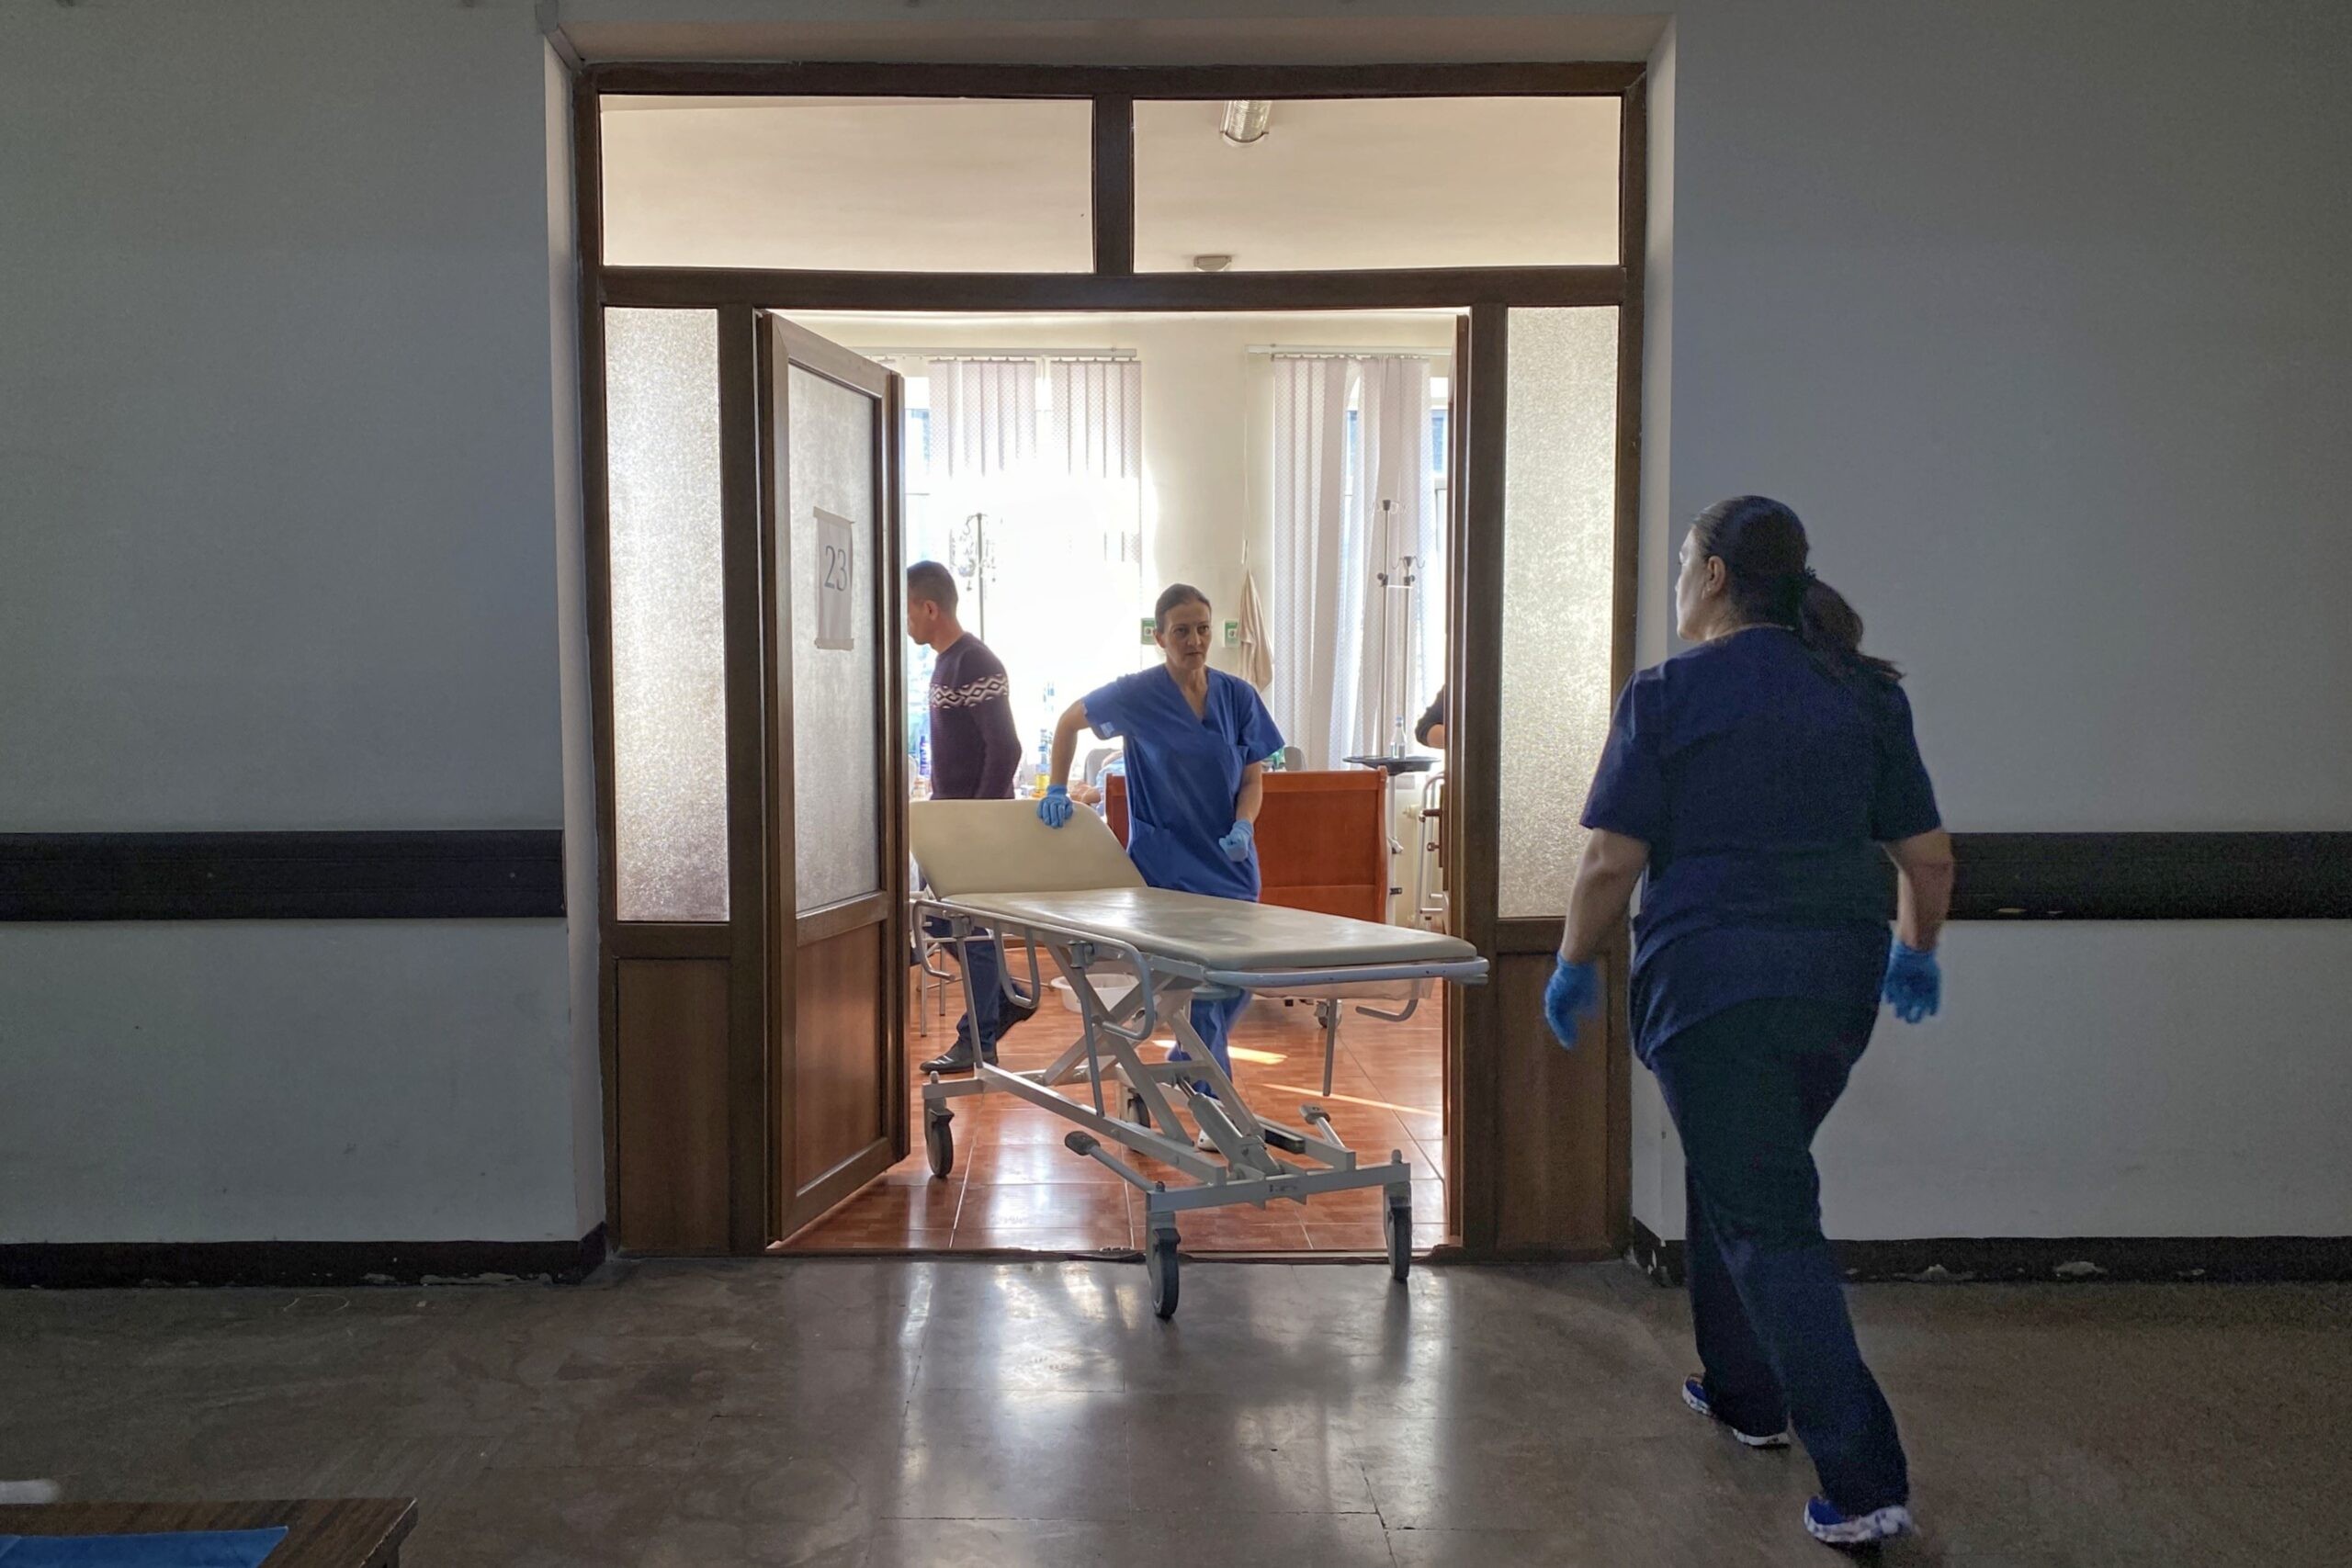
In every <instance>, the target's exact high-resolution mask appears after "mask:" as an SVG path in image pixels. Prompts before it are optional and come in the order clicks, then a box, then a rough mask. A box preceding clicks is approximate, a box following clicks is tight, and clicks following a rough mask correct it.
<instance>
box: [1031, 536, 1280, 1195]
mask: <svg viewBox="0 0 2352 1568" xmlns="http://www.w3.org/2000/svg"><path fill="white" fill-rule="evenodd" d="M1152 625H1153V631H1152V636H1153V638H1154V640H1155V641H1157V642H1158V643H1159V649H1160V652H1161V654H1162V655H1163V660H1162V662H1161V663H1160V664H1159V667H1158V668H1156V669H1151V670H1138V671H1136V672H1135V673H1134V674H1132V675H1122V676H1120V677H1119V678H1118V679H1117V680H1115V681H1113V682H1110V683H1109V684H1108V685H1105V686H1101V687H1097V688H1096V689H1095V690H1093V691H1091V692H1089V693H1087V694H1086V695H1085V696H1083V697H1081V698H1080V699H1079V700H1078V701H1077V702H1074V703H1072V704H1070V705H1069V710H1068V711H1067V712H1065V713H1064V714H1063V715H1062V716H1061V721H1060V723H1059V724H1058V725H1057V727H1056V728H1055V730H1054V751H1053V757H1052V760H1051V761H1050V762H1049V763H1048V772H1047V773H1046V780H1047V786H1048V787H1047V788H1046V797H1045V798H1044V799H1043V800H1041V801H1039V802H1038V803H1037V815H1038V816H1039V817H1042V818H1045V819H1046V822H1047V823H1048V824H1049V825H1050V826H1053V827H1056V828H1058V827H1060V826H1061V825H1062V824H1063V823H1065V822H1067V821H1069V819H1070V816H1071V813H1072V812H1073V811H1074V810H1075V807H1073V806H1072V805H1071V804H1070V798H1069V791H1068V790H1067V789H1066V788H1065V787H1064V786H1063V783H1062V781H1063V780H1064V779H1066V778H1068V777H1069V765H1070V761H1071V759H1072V758H1073V757H1075V756H1076V755H1077V752H1078V732H1079V731H1080V730H1081V729H1091V730H1093V732H1094V733H1095V734H1096V735H1099V736H1101V737H1103V738H1104V739H1110V738H1112V737H1114V736H1124V737H1125V739H1126V743H1127V755H1126V775H1127V857H1128V858H1129V859H1130V860H1132V861H1134V862H1135V863H1136V870H1137V871H1139V872H1141V873H1143V879H1144V880H1145V881H1146V882H1148V883H1149V884H1150V885H1151V886H1154V887H1167V888H1172V889H1174V890H1175V891H1177V892H1180V893H1206V894H1212V895H1214V896H1216V897H1220V898H1248V899H1251V900H1255V899H1256V898H1257V897H1258V847H1257V828H1256V824H1257V820H1258V807H1259V806H1260V804H1261V802H1262V801H1263V800H1264V798H1265V793H1266V791H1265V785H1264V784H1262V783H1261V780H1262V778H1263V777H1264V774H1265V771H1266V759H1267V758H1269V757H1271V756H1272V755H1273V754H1274V753H1275V752H1277V751H1279V750H1282V749H1283V737H1282V731H1280V730H1278V729H1276V728H1274V720H1273V716H1272V715H1271V714H1269V713H1268V712H1267V711H1266V705H1265V704H1264V703H1263V702H1261V701H1260V700H1259V696H1258V692H1257V688H1256V687H1254V686H1252V685H1250V682H1247V681H1243V680H1240V679H1238V678H1237V677H1235V676H1232V675H1228V674H1227V673H1226V672H1225V671H1222V670H1212V669H1210V668H1209V641H1210V610H1209V601H1208V595H1206V594H1205V593H1203V592H1201V591H1200V590H1199V589H1197V588H1194V587H1193V586H1192V585H1190V584H1189V583H1182V582H1179V583H1174V584H1172V585H1170V587H1169V588H1168V589H1167V591H1166V592H1162V593H1161V594H1160V596H1159V604H1158V605H1157V606H1155V608H1154V612H1153V621H1152ZM1249 1002H1250V998H1249V997H1248V996H1247V995H1246V994H1245V995H1240V996H1234V997H1227V998H1221V999H1218V1000H1214V1001H1195V1002H1193V1007H1192V1012H1191V1015H1190V1017H1191V1022H1192V1025H1193V1033H1195V1034H1198V1035H1199V1036H1200V1037H1201V1043H1203V1044H1204V1045H1206V1046H1207V1047H1208V1049H1209V1055H1212V1056H1214V1057H1216V1065H1217V1066H1219V1067H1221V1068H1223V1069H1224V1070H1225V1073H1226V1076H1227V1077H1228V1078H1230V1077H1232V1075H1233V1062H1232V1059H1231V1057H1230V1056H1229V1055H1227V1051H1226V1044H1225V1037H1226V1034H1227V1032H1228V1031H1229V1030H1230V1029H1231V1028H1232V1026H1233V1021H1234V1019H1235V1018H1236V1017H1238V1016H1239V1014H1240V1012H1241V1010H1242V1009H1243V1008H1244V1007H1247V1006H1248V1005H1249ZM1168 1059H1169V1060H1170V1061H1171V1062H1172V1061H1182V1060H1185V1059H1186V1057H1185V1052H1184V1050H1183V1047H1182V1046H1178V1047H1177V1048H1176V1049H1175V1050H1173V1051H1171V1052H1170V1053H1169V1058H1168ZM1200 1087H1201V1088H1202V1089H1203V1090H1204V1092H1207V1091H1208V1086H1207V1085H1206V1084H1205V1083H1204V1084H1203V1085H1201V1086H1200ZM1198 1141H1199V1144H1200V1146H1201V1147H1202V1148H1204V1149H1214V1148H1215V1147H1216V1145H1215V1144H1214V1143H1212V1142H1210V1140H1209V1137H1208V1134H1205V1133H1204V1134H1201V1136H1200V1139H1199V1140H1198Z"/></svg>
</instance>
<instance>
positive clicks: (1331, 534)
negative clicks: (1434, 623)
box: [1269, 357, 1348, 768]
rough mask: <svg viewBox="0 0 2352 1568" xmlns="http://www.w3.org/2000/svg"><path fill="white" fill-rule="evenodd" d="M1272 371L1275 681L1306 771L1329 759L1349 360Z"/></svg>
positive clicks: (1295, 362) (1278, 714)
mask: <svg viewBox="0 0 2352 1568" xmlns="http://www.w3.org/2000/svg"><path fill="white" fill-rule="evenodd" d="M1273 374H1274V443H1273V457H1274V480H1273V502H1274V516H1273V525H1274V563H1273V578H1272V581H1273V625H1272V627H1270V628H1269V632H1270V636H1271V638H1272V643H1273V656H1274V681H1273V690H1272V709H1273V715H1274V722H1275V723H1276V724H1277V725H1279V726H1280V727H1281V728H1282V732H1283V738H1284V739H1287V740H1288V741H1289V742H1290V743H1291V744H1292V745H1294V746H1295V747H1297V748H1298V749H1299V750H1301V751H1303V752H1304V753H1306V765H1307V766H1308V767H1310V768H1322V767H1328V766H1329V765H1330V761H1331V757H1332V752H1331V748H1330V740H1331V737H1330V726H1329V723H1328V722H1318V723H1310V722H1309V719H1310V718H1317V719H1322V718H1324V716H1328V715H1329V714H1331V713H1333V712H1334V711H1336V709H1335V705H1334V703H1333V679H1334V671H1335V666H1336V659H1335V655H1336V651H1337V649H1336V646H1335V645H1336V642H1337V638H1338V630H1337V628H1338V626H1339V624H1340V562H1341V559H1342V557H1343V553H1344V552H1343V550H1342V547H1341V534H1342V530H1343V525H1344V517H1343V510H1344V504H1345V502H1344V498H1345V491H1344V489H1343V474H1342V470H1341V465H1342V464H1343V463H1344V462H1345V461H1346V457H1347V446H1348V440H1347V421H1348V362H1347V361H1346V360H1344V359H1299V358H1287V357H1277V358H1276V359H1275V360H1274V363H1273Z"/></svg>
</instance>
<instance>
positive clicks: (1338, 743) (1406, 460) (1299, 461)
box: [1272, 355, 1444, 768]
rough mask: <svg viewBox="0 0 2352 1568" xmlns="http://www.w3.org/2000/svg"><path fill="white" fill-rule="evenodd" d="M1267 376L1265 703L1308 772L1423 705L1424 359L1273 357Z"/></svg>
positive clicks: (1436, 610)
mask: <svg viewBox="0 0 2352 1568" xmlns="http://www.w3.org/2000/svg"><path fill="white" fill-rule="evenodd" d="M1273 374H1274V441H1273V465H1274V475H1273V491H1272V493H1273V513H1274V515H1273V529H1274V572H1273V589H1272V598H1273V605H1272V610H1273V619H1274V626H1273V627H1272V639H1273V647H1274V681H1273V692H1272V697H1273V703H1272V705H1273V710H1274V716H1275V719H1276V721H1277V722H1278V723H1280V724H1281V725H1282V726H1283V734H1284V735H1286V736H1287V737H1289V738H1290V739H1291V741H1292V743H1293V744H1294V745H1296V746H1298V747H1300V748H1301V749H1302V750H1305V751H1306V765H1307V766H1309V767H1312V768H1329V767H1335V766H1337V765H1339V763H1340V760H1341V759H1344V758H1347V757H1350V756H1363V755H1368V754H1372V753H1374V752H1379V751H1385V750H1387V748H1388V744H1389V741H1390V740H1391V739H1393V737H1394V735H1395V730H1396V720H1397V718H1398V717H1399V716H1402V717H1404V718H1405V720H1406V722H1407V725H1408V727H1409V726H1410V724H1411V721H1412V718H1413V716H1414V715H1415V714H1417V713H1419V709H1420V706H1421V705H1423V704H1425V703H1426V702H1427V701H1428V697H1427V696H1426V695H1425V694H1419V686H1420V684H1421V683H1422V682H1425V681H1426V680H1427V678H1428V671H1427V669H1426V665H1427V662H1428V660H1427V656H1426V654H1425V653H1424V651H1423V648H1424V644H1425V643H1426V641H1427V637H1426V628H1427V627H1428V626H1430V625H1432V624H1440V625H1442V615H1443V613H1444V612H1443V599H1442V584H1441V582H1440V581H1439V574H1438V573H1435V572H1430V571H1428V570H1426V568H1427V566H1428V564H1429V563H1430V562H1431V561H1432V560H1433V559H1436V558H1438V552H1435V551H1433V549H1432V546H1433V544H1434V543H1435V542H1436V539H1437V534H1438V523H1437V520H1436V519H1434V518H1433V517H1432V516H1431V515H1430V513H1431V511H1432V508H1431V506H1430V493H1431V489H1430V487H1431V483H1432V479H1433V475H1432V473H1431V466H1430V363H1429V361H1428V359H1426V358H1423V357H1419V356H1407V355H1381V356H1377V357H1372V358H1343V357H1330V356H1306V355H1295V356H1294V355H1277V356H1275V359H1274V365H1273ZM1408 556H1409V557H1411V558H1412V568H1411V570H1412V573H1413V575H1414V577H1415V578H1416V580H1417V581H1415V583H1414V585H1413V587H1412V590H1411V592H1410V593H1409V595H1408V593H1407V592H1405V590H1404V588H1403V586H1402V583H1401V581H1399V572H1400V569H1401V568H1402V566H1403V563H1404V558H1406V557H1408ZM1383 572H1386V573H1388V574H1389V576H1390V580H1391V585H1390V586H1384V585H1383V584H1382V582H1381V581H1380V577H1381V574H1382V573H1383ZM1432 616H1436V617H1438V620H1437V621H1436V622H1434V623H1433V622H1432V620H1431V617H1432ZM1408 740H1409V737H1408Z"/></svg>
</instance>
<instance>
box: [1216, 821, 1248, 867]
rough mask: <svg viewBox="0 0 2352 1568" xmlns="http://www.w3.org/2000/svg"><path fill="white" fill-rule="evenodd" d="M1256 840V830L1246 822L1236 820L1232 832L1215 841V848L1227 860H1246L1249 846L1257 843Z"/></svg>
mask: <svg viewBox="0 0 2352 1568" xmlns="http://www.w3.org/2000/svg"><path fill="white" fill-rule="evenodd" d="M1257 840H1258V832H1257V829H1254V828H1252V827H1250V824H1249V823H1247V822H1243V821H1239V820H1237V821H1235V823H1234V824H1233V828H1232V830H1231V831H1229V832H1227V834H1226V836H1225V837H1224V838H1222V839H1219V840H1217V841H1216V847H1217V848H1218V849H1221V850H1223V851H1224V852H1225V858H1226V859H1227V860H1248V859H1249V858H1250V845H1251V844H1253V843H1255V842H1257Z"/></svg>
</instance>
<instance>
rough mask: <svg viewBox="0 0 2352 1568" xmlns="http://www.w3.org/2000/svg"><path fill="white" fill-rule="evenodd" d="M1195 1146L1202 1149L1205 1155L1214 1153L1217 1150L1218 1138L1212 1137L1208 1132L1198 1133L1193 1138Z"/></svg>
mask: <svg viewBox="0 0 2352 1568" xmlns="http://www.w3.org/2000/svg"><path fill="white" fill-rule="evenodd" d="M1193 1147H1194V1148H1196V1149H1198V1150H1200V1151H1201V1153H1203V1154H1204V1155H1213V1154H1215V1153H1216V1152H1217V1149H1216V1139H1215V1138H1212V1137H1210V1136H1209V1135H1208V1134H1206V1133H1202V1134H1197V1135H1196V1136H1195V1137H1194V1138H1193Z"/></svg>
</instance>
